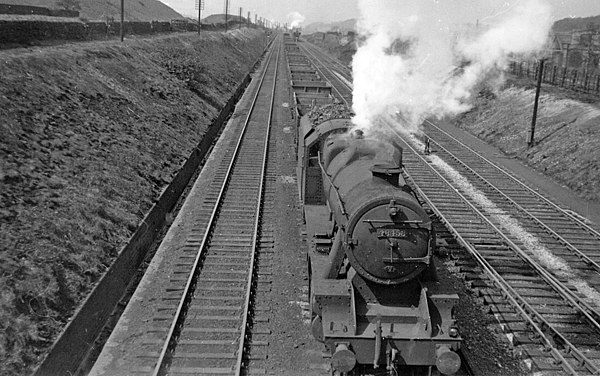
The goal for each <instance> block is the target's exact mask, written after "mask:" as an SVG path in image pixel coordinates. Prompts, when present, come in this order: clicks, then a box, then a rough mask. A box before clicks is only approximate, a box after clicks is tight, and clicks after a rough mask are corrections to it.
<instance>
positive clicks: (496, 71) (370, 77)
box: [352, 0, 552, 132]
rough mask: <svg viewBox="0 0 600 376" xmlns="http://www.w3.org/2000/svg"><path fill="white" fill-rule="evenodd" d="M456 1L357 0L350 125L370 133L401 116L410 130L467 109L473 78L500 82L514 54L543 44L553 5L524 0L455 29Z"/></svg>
mask: <svg viewBox="0 0 600 376" xmlns="http://www.w3.org/2000/svg"><path fill="white" fill-rule="evenodd" d="M456 4H457V3H456V2H451V4H450V2H442V1H422V0H402V1H401V2H400V1H397V0H378V1H372V0H359V9H360V11H361V14H362V19H361V20H360V21H359V23H358V32H359V33H360V34H361V35H362V36H363V37H365V41H364V42H363V43H362V44H361V45H360V46H359V48H358V51H357V52H356V54H355V56H354V59H353V62H352V67H353V75H354V94H353V108H354V112H355V113H356V116H355V118H354V119H353V121H354V123H355V124H356V125H357V126H358V127H360V128H362V129H363V130H365V131H367V132H369V131H373V132H374V131H375V130H376V129H375V128H374V127H376V126H377V123H378V121H380V120H384V121H386V122H391V121H393V122H394V123H397V122H398V120H399V121H400V122H402V123H403V124H402V126H403V127H404V128H408V130H410V131H412V132H414V131H417V129H418V126H419V124H421V123H422V121H423V120H424V119H425V118H427V117H442V116H445V115H450V114H458V113H460V112H463V111H466V110H468V109H469V108H470V106H469V103H468V100H469V98H470V96H471V94H472V92H473V91H474V90H475V87H476V85H477V84H479V83H481V82H482V81H483V80H485V81H486V83H488V84H489V83H496V84H497V83H499V82H501V80H502V73H501V72H502V69H503V68H505V66H506V64H507V62H508V56H509V55H510V54H512V53H519V54H524V53H530V52H534V51H538V50H540V49H541V48H542V47H543V46H544V44H545V43H546V42H547V37H548V32H549V30H550V27H551V24H552V20H551V12H550V11H551V9H550V7H549V6H548V5H547V4H545V3H544V2H543V1H541V0H525V1H521V2H519V3H518V4H517V5H516V6H513V7H511V8H510V9H509V10H507V11H506V12H504V13H503V14H501V15H499V16H498V18H501V19H499V20H498V21H497V22H496V24H495V25H494V26H489V27H481V26H479V27H476V26H475V25H471V27H470V28H466V29H465V28H463V30H462V32H461V33H458V32H456V29H457V27H456V25H453V21H454V19H453V17H452V15H451V14H452V13H454V14H456V12H457V11H463V12H465V13H467V12H469V10H468V9H463V10H460V9H459V10H457V9H451V8H450V7H456Z"/></svg>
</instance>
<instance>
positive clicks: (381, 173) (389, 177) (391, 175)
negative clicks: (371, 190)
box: [371, 164, 402, 187]
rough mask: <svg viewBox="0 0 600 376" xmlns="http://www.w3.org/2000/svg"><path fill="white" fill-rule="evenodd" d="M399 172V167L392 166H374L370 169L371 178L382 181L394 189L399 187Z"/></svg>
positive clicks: (400, 170) (400, 169)
mask: <svg viewBox="0 0 600 376" xmlns="http://www.w3.org/2000/svg"><path fill="white" fill-rule="evenodd" d="M401 172H402V168H401V167H400V166H394V165H392V164H376V165H373V167H371V173H372V174H373V177H375V178H380V179H383V180H385V181H387V182H388V183H390V184H391V185H393V186H394V187H398V186H399V185H400V183H399V180H400V173H401Z"/></svg>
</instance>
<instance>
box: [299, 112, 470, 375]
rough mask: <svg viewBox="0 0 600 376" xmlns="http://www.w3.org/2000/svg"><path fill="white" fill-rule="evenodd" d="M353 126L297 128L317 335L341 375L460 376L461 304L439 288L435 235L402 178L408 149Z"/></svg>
mask: <svg viewBox="0 0 600 376" xmlns="http://www.w3.org/2000/svg"><path fill="white" fill-rule="evenodd" d="M349 127H350V122H349V120H348V119H335V120H330V121H326V122H324V123H321V124H318V125H316V126H315V125H313V124H311V123H310V122H308V121H307V120H305V119H303V120H302V122H301V127H300V137H299V148H298V152H299V158H298V161H299V164H298V171H297V172H298V183H299V189H300V196H301V197H300V198H301V200H302V202H303V208H304V218H305V221H306V228H307V236H308V238H309V247H310V248H309V252H308V268H309V276H310V286H309V296H310V303H311V309H312V316H313V318H312V328H311V329H312V334H313V335H314V337H315V338H316V339H317V340H319V341H321V342H323V343H325V345H326V347H327V348H328V349H329V351H330V352H331V367H332V370H333V371H334V372H335V373H338V374H357V375H358V374H373V373H374V372H381V371H383V373H387V374H390V375H397V374H404V373H402V372H409V373H408V374H425V375H431V374H433V373H436V372H437V373H441V374H449V375H451V374H454V373H456V372H457V371H458V369H459V368H460V365H461V361H460V357H459V355H458V354H457V353H456V351H457V350H458V349H459V348H460V344H461V338H460V335H459V332H458V328H457V327H456V324H455V321H454V317H453V307H454V306H455V304H456V303H457V301H458V295H457V294H456V293H455V292H454V291H452V290H449V289H448V286H441V285H440V283H439V282H438V281H437V274H436V272H435V265H434V263H433V253H434V250H435V239H436V238H435V233H434V228H433V225H432V222H431V220H430V218H429V216H428V215H427V213H426V212H425V211H424V210H423V208H422V207H421V205H420V203H419V201H418V199H417V197H416V195H415V194H414V193H413V192H412V190H411V189H410V188H409V187H408V185H407V184H406V183H405V181H404V179H403V177H402V148H401V147H400V146H398V145H397V144H395V143H393V142H390V141H388V140H376V139H369V138H365V137H363V136H362V134H360V132H354V133H353V134H350V133H349V132H348V129H349Z"/></svg>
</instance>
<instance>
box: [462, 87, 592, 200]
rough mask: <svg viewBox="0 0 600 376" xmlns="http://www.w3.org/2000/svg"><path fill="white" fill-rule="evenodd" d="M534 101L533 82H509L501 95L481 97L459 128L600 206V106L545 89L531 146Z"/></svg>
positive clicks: (580, 96) (579, 95)
mask: <svg viewBox="0 0 600 376" xmlns="http://www.w3.org/2000/svg"><path fill="white" fill-rule="evenodd" d="M534 98H535V88H534V87H532V83H531V82H526V81H524V80H519V81H513V80H511V81H509V83H508V85H506V87H505V88H503V89H502V90H500V91H498V92H497V93H491V92H481V93H480V94H479V95H478V96H477V97H476V98H474V101H473V103H472V104H473V108H472V110H471V111H469V112H467V113H465V114H463V115H460V116H459V117H457V118H456V120H455V123H456V124H457V125H458V126H459V127H461V128H463V129H465V130H467V131H469V132H470V133H472V134H474V135H476V136H477V137H479V138H481V139H483V140H485V141H486V142H488V143H490V144H492V145H494V146H496V147H498V148H499V149H501V150H502V151H503V152H504V153H506V154H507V155H509V156H512V157H514V158H518V159H519V160H521V161H523V162H524V163H526V164H527V165H529V166H531V167H533V168H534V169H536V170H537V171H538V172H540V173H542V174H544V175H547V176H550V177H551V178H553V179H554V180H555V181H557V182H558V183H560V184H562V185H564V186H566V187H568V188H570V189H571V190H573V191H575V192H576V193H577V194H578V195H580V196H581V197H582V198H584V199H587V200H591V201H595V202H600V147H599V146H600V106H599V104H600V101H599V100H598V98H597V97H593V96H591V95H585V94H583V93H577V92H573V91H567V90H564V89H560V88H557V87H552V86H549V85H544V86H543V87H542V94H541V96H540V101H539V108H538V113H537V122H536V127H535V134H534V145H533V146H531V147H529V145H528V141H529V139H530V130H531V119H532V115H533V104H534Z"/></svg>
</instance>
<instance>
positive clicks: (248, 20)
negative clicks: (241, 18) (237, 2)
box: [246, 12, 250, 28]
mask: <svg viewBox="0 0 600 376" xmlns="http://www.w3.org/2000/svg"><path fill="white" fill-rule="evenodd" d="M246 26H247V27H248V28H250V12H248V18H246Z"/></svg>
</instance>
